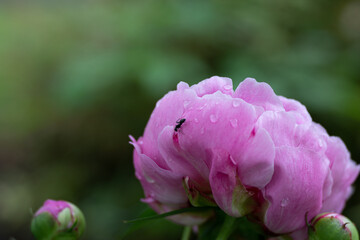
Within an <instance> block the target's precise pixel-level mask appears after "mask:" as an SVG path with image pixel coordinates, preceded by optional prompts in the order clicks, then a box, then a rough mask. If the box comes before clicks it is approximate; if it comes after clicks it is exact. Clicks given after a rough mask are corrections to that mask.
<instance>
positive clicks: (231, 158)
mask: <svg viewBox="0 0 360 240" xmlns="http://www.w3.org/2000/svg"><path fill="white" fill-rule="evenodd" d="M230 161H231V162H232V163H233V164H234V165H236V161H235V159H234V158H233V157H232V156H231V155H230Z"/></svg>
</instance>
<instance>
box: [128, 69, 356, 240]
mask: <svg viewBox="0 0 360 240" xmlns="http://www.w3.org/2000/svg"><path fill="white" fill-rule="evenodd" d="M130 138H131V143H132V145H133V146H134V148H135V150H134V166H135V174H136V177H137V178H138V179H139V181H140V182H141V185H142V187H143V189H144V192H145V198H144V199H143V201H144V202H146V203H148V204H149V205H150V206H151V207H152V208H153V209H155V210H156V211H157V212H159V213H163V212H167V211H170V210H175V209H179V208H184V207H188V206H191V205H192V206H207V205H208V206H212V205H215V206H218V207H220V208H221V209H222V210H223V211H224V212H225V213H227V214H228V215H231V216H234V217H240V216H245V215H249V214H250V215H252V216H253V217H254V218H256V219H258V220H259V221H260V222H261V223H262V224H263V226H264V227H266V228H267V229H268V230H269V231H271V232H273V233H276V234H286V233H292V232H296V231H298V230H299V231H301V230H302V229H304V227H305V226H306V220H305V218H306V217H305V216H306V215H307V217H308V219H312V218H313V217H314V216H316V215H317V214H319V213H320V212H337V213H340V212H341V211H342V210H343V208H344V206H345V202H346V200H347V199H348V198H349V196H350V195H351V192H352V188H351V184H352V183H353V182H354V180H355V179H356V177H357V175H358V174H359V170H360V167H359V166H358V165H356V164H355V163H354V162H353V161H352V160H351V158H350V154H349V152H348V150H347V148H346V147H345V145H344V143H343V142H342V141H341V139H340V138H338V137H330V136H329V135H328V134H327V132H326V130H325V129H324V128H323V127H321V126H320V125H319V124H317V123H314V122H313V121H312V119H311V117H310V115H309V113H308V112H307V110H306V108H305V106H303V105H302V104H301V103H299V102H298V101H296V100H292V99H288V98H285V97H282V96H277V95H276V94H275V93H274V91H273V90H272V88H271V87H270V86H269V85H268V84H266V83H259V82H257V81H256V80H255V79H252V78H247V79H245V80H244V81H243V82H241V83H240V84H239V86H238V87H237V88H236V89H235V91H234V90H233V85H232V80H231V79H229V78H223V77H216V76H215V77H211V78H209V79H206V80H203V81H202V82H200V83H198V84H195V85H193V86H191V87H190V86H189V85H188V84H187V83H184V82H180V83H179V84H178V85H177V90H175V91H171V92H169V93H167V94H166V95H165V96H164V97H163V98H162V99H160V100H159V101H158V102H157V104H156V107H155V109H154V111H153V112H152V114H151V117H150V119H149V122H148V123H147V126H146V128H145V132H144V134H143V136H142V137H140V138H139V139H138V140H135V139H134V138H133V137H130ZM173 220H174V221H176V222H179V223H183V224H199V223H201V222H203V221H204V220H206V216H194V215H185V214H182V215H178V216H176V217H174V218H173ZM294 236H296V233H295V234H294ZM295 238H296V237H295Z"/></svg>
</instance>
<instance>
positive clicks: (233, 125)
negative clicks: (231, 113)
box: [230, 119, 238, 128]
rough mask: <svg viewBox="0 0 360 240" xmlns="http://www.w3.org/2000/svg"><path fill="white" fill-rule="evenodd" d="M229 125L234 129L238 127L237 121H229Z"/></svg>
mask: <svg viewBox="0 0 360 240" xmlns="http://www.w3.org/2000/svg"><path fill="white" fill-rule="evenodd" d="M230 124H231V126H232V127H233V128H236V127H237V126H238V120H237V119H230Z"/></svg>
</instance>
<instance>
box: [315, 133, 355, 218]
mask: <svg viewBox="0 0 360 240" xmlns="http://www.w3.org/2000/svg"><path fill="white" fill-rule="evenodd" d="M327 146H328V147H327V151H326V155H327V157H328V158H329V159H330V162H331V165H330V169H331V176H332V178H333V182H334V183H333V186H332V193H331V195H330V196H329V197H328V198H326V199H324V203H323V208H322V211H323V212H338V213H340V212H341V211H342V210H343V208H344V206H345V201H346V199H347V198H348V197H349V195H350V193H351V184H352V183H353V182H354V181H355V179H356V178H357V176H358V175H359V171H360V166H359V165H356V164H355V162H353V161H352V160H351V159H350V154H349V152H348V150H347V149H346V147H345V144H344V143H343V142H342V141H341V139H340V138H338V137H329V138H328V141H327Z"/></svg>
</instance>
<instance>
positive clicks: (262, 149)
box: [233, 128, 275, 189]
mask: <svg viewBox="0 0 360 240" xmlns="http://www.w3.org/2000/svg"><path fill="white" fill-rule="evenodd" d="M233 157H234V159H235V161H236V162H237V167H238V172H239V175H240V179H241V182H242V184H244V185H245V186H251V187H256V188H259V189H262V188H263V187H265V185H266V184H268V183H269V182H270V180H271V177H272V176H273V172H274V158H275V146H274V143H273V141H272V140H271V137H270V136H269V134H268V133H267V132H266V130H264V129H263V128H260V129H258V131H257V132H256V134H255V135H254V136H251V137H250V138H249V140H248V142H246V144H244V146H243V152H240V151H239V152H238V155H234V156H233Z"/></svg>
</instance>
